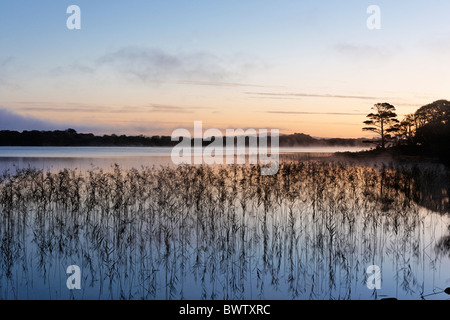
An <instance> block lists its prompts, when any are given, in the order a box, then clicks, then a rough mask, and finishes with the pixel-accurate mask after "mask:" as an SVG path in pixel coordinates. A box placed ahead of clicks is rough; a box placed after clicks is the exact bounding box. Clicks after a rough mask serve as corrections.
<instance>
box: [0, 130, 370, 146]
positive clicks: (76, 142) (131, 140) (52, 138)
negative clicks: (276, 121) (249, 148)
mask: <svg viewBox="0 0 450 320" xmlns="http://www.w3.org/2000/svg"><path fill="white" fill-rule="evenodd" d="M247 140H248V138H247ZM364 140H365V139H362V138H361V139H340V138H333V139H319V138H314V137H311V136H310V135H307V134H303V133H295V134H290V135H280V146H281V147H297V146H298V147H303V146H323V147H330V146H355V147H358V146H364ZM247 142H248V141H247ZM178 143H179V141H178V140H177V141H172V140H171V137H170V136H152V137H146V136H144V135H138V136H127V135H115V134H112V135H103V136H96V135H94V134H92V133H78V132H77V131H75V130H74V129H67V130H56V131H37V130H32V131H23V132H18V131H6V130H3V131H0V146H20V147H25V146H26V147H50V146H55V147H172V146H175V145H177V144H178ZM192 143H193V140H192ZM210 143H211V142H206V141H204V142H203V144H204V145H208V144H210ZM269 144H270V139H269Z"/></svg>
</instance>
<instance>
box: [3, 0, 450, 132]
mask: <svg viewBox="0 0 450 320" xmlns="http://www.w3.org/2000/svg"><path fill="white" fill-rule="evenodd" d="M73 4H75V5H78V6H79V7H80V8H81V30H69V29H68V28H67V27H66V20H67V19H68V18H69V16H70V14H67V13H66V10H67V7H68V6H70V5H73ZM373 4H375V5H378V6H379V7H380V8H381V29H380V30H369V29H368V28H367V25H366V21H367V19H368V17H369V16H370V15H369V14H368V13H367V12H366V11H367V8H368V6H369V5H373ZM449 14H450V2H449V1H448V0H429V1H423V0H421V1H411V0H409V1H400V0H399V1H392V0H391V1H361V0H358V1H356V0H353V1H335V0H320V1H300V0H257V1H256V0H202V1H200V0H192V1H187V0H164V1H163V0H158V1H155V0H151V1H149V0H131V1H118V0H117V1H116V0H110V1H106V0H70V1H66V0H58V1H56V0H38V1H25V0H19V1H18V0H2V1H1V2H0V130H5V129H11V130H31V129H38V130H44V129H66V128H68V127H72V128H74V129H76V130H78V131H80V132H94V133H118V134H122V133H125V134H144V135H155V134H165V135H170V134H171V132H172V131H173V130H174V129H175V128H187V129H190V128H192V126H193V123H194V121H196V120H201V121H203V124H204V127H210V128H211V127H214V128H219V129H226V128H256V129H259V128H267V129H270V128H277V129H280V132H281V133H294V132H303V133H307V134H311V135H313V136H317V137H348V138H352V137H353V138H356V137H364V136H370V134H368V133H367V132H363V131H362V130H361V128H362V122H363V121H364V120H365V115H366V114H367V113H368V112H370V108H371V107H372V106H373V105H374V104H375V103H378V102H389V103H391V104H393V105H394V106H395V107H396V108H397V113H398V114H399V115H400V117H401V116H402V115H405V114H408V113H411V112H414V111H415V110H416V109H417V108H419V107H420V106H422V105H425V104H427V103H430V102H433V101H435V100H438V99H448V98H450V63H449V62H450V61H449V60H450V22H449V18H448V17H449Z"/></svg>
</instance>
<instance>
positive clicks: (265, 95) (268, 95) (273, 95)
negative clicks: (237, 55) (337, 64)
mask: <svg viewBox="0 0 450 320" xmlns="http://www.w3.org/2000/svg"><path fill="white" fill-rule="evenodd" d="M245 94H247V95H253V96H255V97H256V98H269V99H294V98H304V97H307V98H338V99H361V100H375V99H380V98H377V97H370V96H354V95H335V94H313V93H273V92H245Z"/></svg>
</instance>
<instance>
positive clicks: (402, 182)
mask: <svg viewBox="0 0 450 320" xmlns="http://www.w3.org/2000/svg"><path fill="white" fill-rule="evenodd" d="M170 150H171V149H168V148H0V165H1V166H2V168H3V170H2V171H4V169H9V172H4V173H3V175H1V176H0V220H1V223H0V253H1V258H0V299H91V300H95V299H106V300H110V299H113V300H115V299H127V300H128V299H130V300H131V299H148V300H166V299H176V300H178V299H192V300H200V299H207V300H210V299H221V300H222V299H224V300H240V299H251V300H258V299H275V300H277V299H282V300H290V299H300V300H307V299H313V300H328V299H351V300H361V299H363V300H371V299H381V298H386V297H395V298H398V299H402V300H405V299H408V300H410V299H412V300H418V299H421V298H422V297H423V298H424V299H438V300H443V299H447V298H448V296H447V295H446V294H445V293H439V292H440V291H442V290H443V289H445V288H446V287H448V286H449V284H450V217H449V198H448V195H449V194H450V188H449V180H450V179H449V176H450V175H449V172H448V170H447V169H445V168H443V167H441V166H438V165H399V164H395V163H389V164H377V165H371V166H367V165H362V164H357V163H345V162H344V161H333V160H332V158H331V157H330V155H331V153H332V152H333V150H331V149H321V150H317V149H316V150H311V149H309V150H305V149H295V150H293V149H287V150H282V152H281V153H282V154H283V155H289V157H288V161H284V160H283V157H281V158H282V161H281V164H280V171H279V173H278V174H277V175H273V176H261V175H260V172H259V167H258V166H255V165H223V166H219V165H214V166H211V165H209V166H208V165H200V166H191V165H180V166H175V165H173V164H171V161H170ZM305 151H308V152H306V153H305ZM335 151H336V150H335ZM339 151H343V150H339ZM292 155H295V157H292ZM321 157H324V158H327V157H328V158H327V159H329V160H327V161H321V160H320V159H321ZM318 159H319V160H318ZM115 164H117V165H115ZM33 168H34V169H33ZM72 265H75V266H78V267H79V268H80V271H81V278H80V290H69V289H68V287H67V279H68V278H69V275H70V274H67V273H66V271H67V268H68V267H69V266H72ZM372 266H376V267H375V269H377V270H379V271H380V273H379V275H380V283H378V282H377V281H375V280H374V281H373V282H372V279H373V278H372V276H373V274H372V271H370V270H371V269H370V268H371V267H372ZM368 271H370V272H368ZM371 285H374V286H375V288H374V287H373V286H371ZM378 285H379V287H377V286H378ZM433 293H436V294H433Z"/></svg>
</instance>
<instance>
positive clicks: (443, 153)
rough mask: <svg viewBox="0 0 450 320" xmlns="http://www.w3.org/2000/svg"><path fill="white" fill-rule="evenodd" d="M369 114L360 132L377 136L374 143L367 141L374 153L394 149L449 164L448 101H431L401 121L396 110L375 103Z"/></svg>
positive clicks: (449, 105)
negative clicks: (374, 148)
mask: <svg viewBox="0 0 450 320" xmlns="http://www.w3.org/2000/svg"><path fill="white" fill-rule="evenodd" d="M372 110H373V112H371V113H369V114H368V115H367V118H368V120H366V121H364V124H365V125H366V126H365V127H363V130H364V131H371V132H374V133H376V134H377V135H378V139H374V140H371V141H367V142H369V143H373V144H375V146H376V148H377V149H387V148H394V149H396V150H400V151H402V152H404V153H407V154H415V155H427V156H431V157H438V158H440V159H442V160H445V161H446V162H447V161H449V160H450V150H449V149H450V148H449V142H450V101H447V100H437V101H434V102H432V103H430V104H427V105H425V106H423V107H421V108H419V109H418V110H417V111H416V112H414V113H411V114H408V115H406V116H405V117H404V118H403V119H402V120H398V119H397V117H398V116H397V114H396V109H395V107H394V106H393V105H391V104H389V103H377V104H375V105H374V107H373V108H372Z"/></svg>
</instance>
